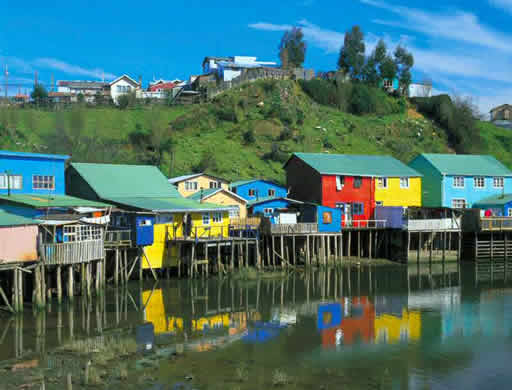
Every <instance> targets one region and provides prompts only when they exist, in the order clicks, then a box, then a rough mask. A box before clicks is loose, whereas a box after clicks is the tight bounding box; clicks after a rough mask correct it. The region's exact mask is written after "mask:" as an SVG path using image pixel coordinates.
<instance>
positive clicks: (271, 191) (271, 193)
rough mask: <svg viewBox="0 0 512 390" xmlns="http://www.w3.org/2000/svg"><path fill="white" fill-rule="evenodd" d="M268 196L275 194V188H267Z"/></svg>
mask: <svg viewBox="0 0 512 390" xmlns="http://www.w3.org/2000/svg"><path fill="white" fill-rule="evenodd" d="M268 196H276V190H272V189H271V190H268Z"/></svg>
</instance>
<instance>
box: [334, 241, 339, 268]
mask: <svg viewBox="0 0 512 390" xmlns="http://www.w3.org/2000/svg"><path fill="white" fill-rule="evenodd" d="M338 257H339V251H338V236H334V262H335V263H336V260H338Z"/></svg>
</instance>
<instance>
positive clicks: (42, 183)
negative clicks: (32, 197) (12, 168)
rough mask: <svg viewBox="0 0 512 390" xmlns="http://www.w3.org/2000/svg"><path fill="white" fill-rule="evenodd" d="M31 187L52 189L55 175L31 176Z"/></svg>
mask: <svg viewBox="0 0 512 390" xmlns="http://www.w3.org/2000/svg"><path fill="white" fill-rule="evenodd" d="M32 188H33V189H34V190H54V189H55V176H41V175H34V176H32Z"/></svg>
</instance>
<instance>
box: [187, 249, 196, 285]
mask: <svg viewBox="0 0 512 390" xmlns="http://www.w3.org/2000/svg"><path fill="white" fill-rule="evenodd" d="M195 249H196V245H195V244H192V253H191V255H190V270H189V274H188V275H189V277H190V278H193V277H194V265H195V261H196V260H195Z"/></svg>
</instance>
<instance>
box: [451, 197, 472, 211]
mask: <svg viewBox="0 0 512 390" xmlns="http://www.w3.org/2000/svg"><path fill="white" fill-rule="evenodd" d="M456 201H461V202H464V207H454V202H456ZM467 207H468V202H467V201H466V199H464V198H453V199H452V209H462V208H464V209H466V208H467Z"/></svg>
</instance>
